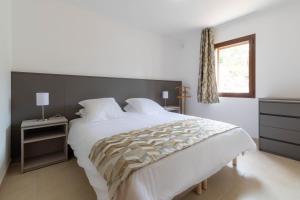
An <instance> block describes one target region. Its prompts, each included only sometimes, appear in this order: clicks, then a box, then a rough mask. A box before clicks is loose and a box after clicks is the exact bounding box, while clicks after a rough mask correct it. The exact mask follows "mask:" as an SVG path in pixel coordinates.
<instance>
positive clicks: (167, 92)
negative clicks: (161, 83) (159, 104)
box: [162, 91, 169, 99]
mask: <svg viewBox="0 0 300 200" xmlns="http://www.w3.org/2000/svg"><path fill="white" fill-rule="evenodd" d="M162 98H163V99H168V98H169V91H163V92H162Z"/></svg>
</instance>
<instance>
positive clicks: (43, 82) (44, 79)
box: [11, 72, 182, 159]
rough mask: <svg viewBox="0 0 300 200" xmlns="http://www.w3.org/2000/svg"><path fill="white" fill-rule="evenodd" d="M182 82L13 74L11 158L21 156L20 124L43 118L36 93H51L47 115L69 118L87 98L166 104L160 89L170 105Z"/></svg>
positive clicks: (73, 115)
mask: <svg viewBox="0 0 300 200" xmlns="http://www.w3.org/2000/svg"><path fill="white" fill-rule="evenodd" d="M181 84H182V83H181V81H164V80H145V79H129V78H107V77H91V76H75V75H57V74H40V73H24V72H12V73H11V132H12V134H11V137H12V140H11V144H12V145H11V148H12V151H11V152H12V158H13V159H16V158H18V157H19V155H20V125H21V121H22V120H26V119H35V118H40V117H41V108H40V107H37V106H36V105H35V93H36V92H49V94H50V105H49V106H47V107H45V112H46V117H47V116H48V117H49V116H54V115H56V114H61V115H64V116H66V117H67V118H68V119H69V120H71V119H74V118H76V116H75V114H74V113H75V112H76V111H78V109H79V108H80V106H79V105H78V102H79V101H81V100H84V99H91V98H101V97H114V98H115V99H116V101H117V102H118V103H119V104H120V105H121V106H122V107H123V106H124V105H125V100H126V99H127V98H131V97H145V98H150V99H153V100H155V101H157V102H158V103H160V104H163V100H162V98H161V92H162V91H163V90H168V91H169V99H168V104H169V105H179V101H178V99H176V96H177V93H176V92H177V91H176V90H175V88H176V87H177V86H181Z"/></svg>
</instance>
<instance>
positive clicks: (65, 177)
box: [0, 151, 300, 200]
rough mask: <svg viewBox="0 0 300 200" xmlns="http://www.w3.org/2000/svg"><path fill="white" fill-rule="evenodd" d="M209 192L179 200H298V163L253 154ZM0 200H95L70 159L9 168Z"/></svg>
mask: <svg viewBox="0 0 300 200" xmlns="http://www.w3.org/2000/svg"><path fill="white" fill-rule="evenodd" d="M208 183H209V187H208V191H207V192H205V193H204V194H202V195H201V196H198V195H196V194H194V193H193V192H190V193H188V194H187V195H186V196H185V197H184V198H183V199H182V200H281V199H282V200H299V199H300V162H298V161H294V160H290V159H286V158H282V157H279V156H275V155H271V154H267V153H262V152H258V151H257V152H252V153H247V154H246V155H245V156H243V157H239V159H238V167H237V168H232V166H231V164H228V166H226V167H225V168H223V169H222V170H221V171H220V172H219V173H217V174H216V175H214V176H213V177H211V178H210V179H209V180H208ZM0 200H96V195H95V193H94V191H93V189H92V188H91V187H90V185H89V183H88V180H87V178H86V176H85V174H84V172H83V170H82V169H81V168H79V167H78V165H77V164H76V160H75V159H72V160H70V161H68V162H64V163H61V164H57V165H52V166H50V167H46V168H43V169H39V170H35V171H32V172H28V173H25V174H20V172H19V166H18V165H12V166H11V167H10V169H9V170H8V173H7V175H6V177H5V179H4V181H3V183H2V185H1V188H0Z"/></svg>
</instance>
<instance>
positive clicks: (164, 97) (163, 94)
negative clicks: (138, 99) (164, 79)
mask: <svg viewBox="0 0 300 200" xmlns="http://www.w3.org/2000/svg"><path fill="white" fill-rule="evenodd" d="M162 98H163V99H164V100H165V107H166V106H167V99H168V98H169V91H163V92H162Z"/></svg>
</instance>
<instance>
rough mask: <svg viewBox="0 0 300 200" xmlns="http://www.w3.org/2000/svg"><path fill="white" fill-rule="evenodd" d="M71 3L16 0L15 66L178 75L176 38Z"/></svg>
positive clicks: (86, 72) (146, 75)
mask: <svg viewBox="0 0 300 200" xmlns="http://www.w3.org/2000/svg"><path fill="white" fill-rule="evenodd" d="M71 2H72V1H63V0H60V1H57V0H43V1H38V0H14V4H13V70H15V71H29V72H43V73H64V74H80V75H95V76H110V77H132V78H135V77H137V78H154V79H174V80H176V79H179V77H180V76H179V73H177V71H176V69H177V65H178V63H179V61H178V60H179V57H180V53H181V52H182V48H181V45H180V43H179V42H178V41H177V40H173V39H169V38H166V37H162V36H159V35H157V34H155V33H151V32H148V31H143V30H140V29H137V28H135V27H130V26H128V25H126V24H124V23H118V22H116V21H112V20H111V19H108V18H105V17H103V16H101V15H99V14H98V13H97V12H95V11H94V10H89V9H87V8H85V7H83V6H81V7H80V6H78V5H76V4H72V3H71Z"/></svg>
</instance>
